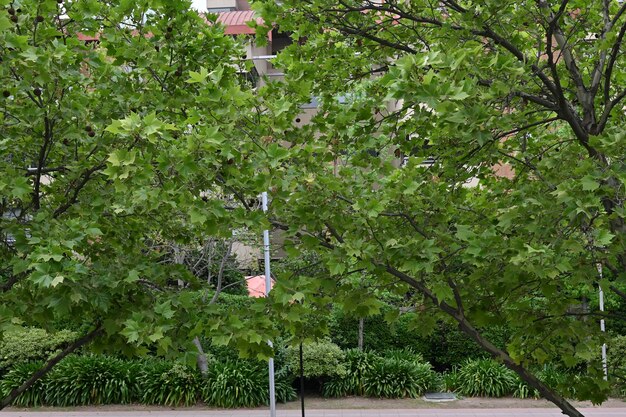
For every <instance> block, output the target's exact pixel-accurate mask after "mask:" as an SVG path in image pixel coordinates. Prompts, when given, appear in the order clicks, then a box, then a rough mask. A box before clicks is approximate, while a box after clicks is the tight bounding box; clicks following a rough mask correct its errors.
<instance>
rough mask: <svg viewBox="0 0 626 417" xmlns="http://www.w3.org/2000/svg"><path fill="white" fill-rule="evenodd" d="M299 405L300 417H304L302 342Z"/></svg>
mask: <svg viewBox="0 0 626 417" xmlns="http://www.w3.org/2000/svg"><path fill="white" fill-rule="evenodd" d="M300 404H301V405H302V417H304V359H303V358H302V342H300Z"/></svg>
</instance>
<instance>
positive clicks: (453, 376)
mask: <svg viewBox="0 0 626 417" xmlns="http://www.w3.org/2000/svg"><path fill="white" fill-rule="evenodd" d="M442 378H443V389H444V390H446V391H450V392H454V391H457V390H458V389H459V386H460V385H461V378H460V376H459V368H458V367H457V366H455V367H453V368H452V369H450V370H449V371H446V372H444V373H443V376H442Z"/></svg>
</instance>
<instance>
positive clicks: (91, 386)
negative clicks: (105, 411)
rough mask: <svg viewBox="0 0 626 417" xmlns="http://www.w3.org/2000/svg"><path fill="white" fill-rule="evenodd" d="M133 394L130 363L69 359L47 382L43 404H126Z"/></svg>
mask: <svg viewBox="0 0 626 417" xmlns="http://www.w3.org/2000/svg"><path fill="white" fill-rule="evenodd" d="M134 393H135V384H134V381H133V379H132V377H131V371H130V364H129V363H128V362H125V361H122V360H120V359H116V358H112V357H109V356H101V355H89V356H68V357H67V358H65V359H64V360H62V361H61V362H60V363H59V364H58V365H57V366H56V367H54V368H53V369H52V371H50V373H49V376H48V380H47V383H46V403H48V404H50V405H53V406H59V407H68V406H77V405H90V404H94V405H96V404H127V403H130V402H131V401H132V400H133V394H134Z"/></svg>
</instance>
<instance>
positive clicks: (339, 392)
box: [322, 349, 381, 397]
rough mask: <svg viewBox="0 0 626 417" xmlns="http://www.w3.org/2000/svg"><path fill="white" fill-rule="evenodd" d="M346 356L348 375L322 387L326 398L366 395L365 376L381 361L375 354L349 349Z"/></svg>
mask: <svg viewBox="0 0 626 417" xmlns="http://www.w3.org/2000/svg"><path fill="white" fill-rule="evenodd" d="M345 354H346V361H345V367H346V369H347V373H346V374H345V375H343V376H337V377H334V378H332V379H331V380H329V381H326V382H324V385H323V386H322V395H323V396H324V397H343V396H346V395H364V394H365V392H364V389H363V375H365V374H366V373H367V372H369V371H370V370H371V369H372V367H373V366H374V363H375V362H376V361H378V360H380V359H381V358H380V357H379V356H378V355H376V354H375V353H372V352H368V351H361V350H359V349H348V350H347V351H346V352H345Z"/></svg>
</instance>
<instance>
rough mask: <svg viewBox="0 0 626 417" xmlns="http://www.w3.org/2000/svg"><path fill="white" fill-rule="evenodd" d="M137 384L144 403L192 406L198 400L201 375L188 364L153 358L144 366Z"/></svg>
mask: <svg viewBox="0 0 626 417" xmlns="http://www.w3.org/2000/svg"><path fill="white" fill-rule="evenodd" d="M137 384H138V388H139V392H140V393H141V398H140V401H141V402H142V403H143V404H158V405H167V406H177V405H183V406H191V405H194V404H195V403H196V402H197V401H198V397H199V393H200V388H201V377H200V374H199V373H198V372H197V371H196V370H195V369H193V368H190V367H188V366H185V365H182V364H179V363H172V362H168V361H162V360H152V361H146V362H145V363H144V365H143V366H142V369H141V370H140V371H139V375H138V376H137Z"/></svg>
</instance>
